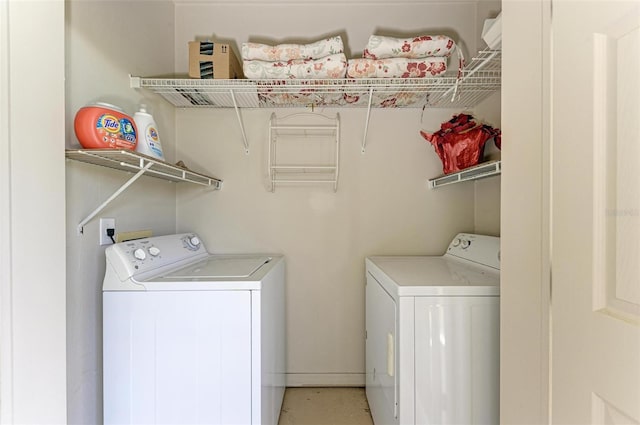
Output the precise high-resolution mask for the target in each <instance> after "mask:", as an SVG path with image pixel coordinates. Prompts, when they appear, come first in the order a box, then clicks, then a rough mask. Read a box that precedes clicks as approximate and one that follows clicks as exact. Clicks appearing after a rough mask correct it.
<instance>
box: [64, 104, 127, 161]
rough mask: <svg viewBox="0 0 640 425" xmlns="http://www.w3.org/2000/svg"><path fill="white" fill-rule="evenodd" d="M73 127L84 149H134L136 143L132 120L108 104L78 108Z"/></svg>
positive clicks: (120, 110)
mask: <svg viewBox="0 0 640 425" xmlns="http://www.w3.org/2000/svg"><path fill="white" fill-rule="evenodd" d="M73 127H74V130H75V132H76V137H77V138H78V141H79V142H80V144H81V145H82V147H83V148H85V149H135V148H136V144H137V142H138V138H137V135H138V129H137V128H136V125H135V122H134V121H133V118H131V117H130V116H129V115H127V114H125V113H124V111H123V110H122V109H120V108H118V107H117V106H114V105H110V104H108V103H101V102H100V103H96V104H94V105H89V106H85V107H82V108H80V110H79V111H78V112H77V113H76V118H75V120H74V122H73Z"/></svg>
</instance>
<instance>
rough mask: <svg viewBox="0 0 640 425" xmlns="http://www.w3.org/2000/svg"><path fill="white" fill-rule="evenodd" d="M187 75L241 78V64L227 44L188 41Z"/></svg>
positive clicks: (194, 76)
mask: <svg viewBox="0 0 640 425" xmlns="http://www.w3.org/2000/svg"><path fill="white" fill-rule="evenodd" d="M189 77H191V78H227V79H232V78H243V77H244V76H243V75H242V66H241V65H240V62H239V61H238V58H237V57H236V55H235V54H234V53H233V50H231V47H230V46H229V45H228V44H223V43H214V42H211V41H190V42H189Z"/></svg>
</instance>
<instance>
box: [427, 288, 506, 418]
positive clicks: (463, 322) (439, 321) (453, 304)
mask: <svg viewBox="0 0 640 425" xmlns="http://www.w3.org/2000/svg"><path fill="white" fill-rule="evenodd" d="M499 349H500V299H499V298H498V297H487V296H484V297H416V298H415V423H416V424H438V425H451V424H465V425H494V424H497V423H499V411H500V406H499V395H500V388H499V387H500V383H499V377H500V352H499Z"/></svg>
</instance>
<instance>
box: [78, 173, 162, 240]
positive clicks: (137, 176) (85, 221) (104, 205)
mask: <svg viewBox="0 0 640 425" xmlns="http://www.w3.org/2000/svg"><path fill="white" fill-rule="evenodd" d="M151 166H153V162H149V163H148V164H147V165H145V166H144V168H143V169H141V170H140V171H138V172H137V173H136V174H135V175H134V176H133V177H131V178H130V179H129V180H128V181H127V182H126V183H125V184H123V185H122V186H120V188H119V189H118V190H116V191H115V192H114V193H113V195H111V196H109V198H107V200H106V201H104V202H103V203H102V204H100V206H99V207H98V208H96V209H95V210H93V211H92V212H91V213H90V214H89V215H88V216H87V217H86V218H85V219H84V220H82V221H81V222H80V224H78V234H79V235H82V234H84V225H85V224H87V223H88V222H89V221H91V219H92V218H93V217H95V216H96V215H98V213H99V212H100V211H102V210H103V209H104V208H105V207H106V206H107V205H109V203H110V202H111V201H113V200H114V199H116V198H117V197H118V196H119V195H120V194H121V193H122V192H124V191H125V190H126V189H127V188H128V187H129V186H131V184H132V183H133V182H135V181H136V180H138V179H139V178H140V177H141V176H142V175H143V174H144V173H145V172H146V171H147V170H148V169H149V168H151Z"/></svg>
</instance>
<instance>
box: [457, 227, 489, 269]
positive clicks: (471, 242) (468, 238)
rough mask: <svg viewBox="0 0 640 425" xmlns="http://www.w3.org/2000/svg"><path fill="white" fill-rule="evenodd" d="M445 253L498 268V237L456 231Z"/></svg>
mask: <svg viewBox="0 0 640 425" xmlns="http://www.w3.org/2000/svg"><path fill="white" fill-rule="evenodd" d="M447 254H449V255H453V256H456V257H459V258H463V259H465V260H469V261H473V262H476V263H478V264H482V265H485V266H489V267H493V268H494V269H498V270H500V238H499V237H496V236H487V235H476V234H472V233H458V234H457V235H456V236H455V237H454V238H453V240H452V241H451V243H450V244H449V248H447Z"/></svg>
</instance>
